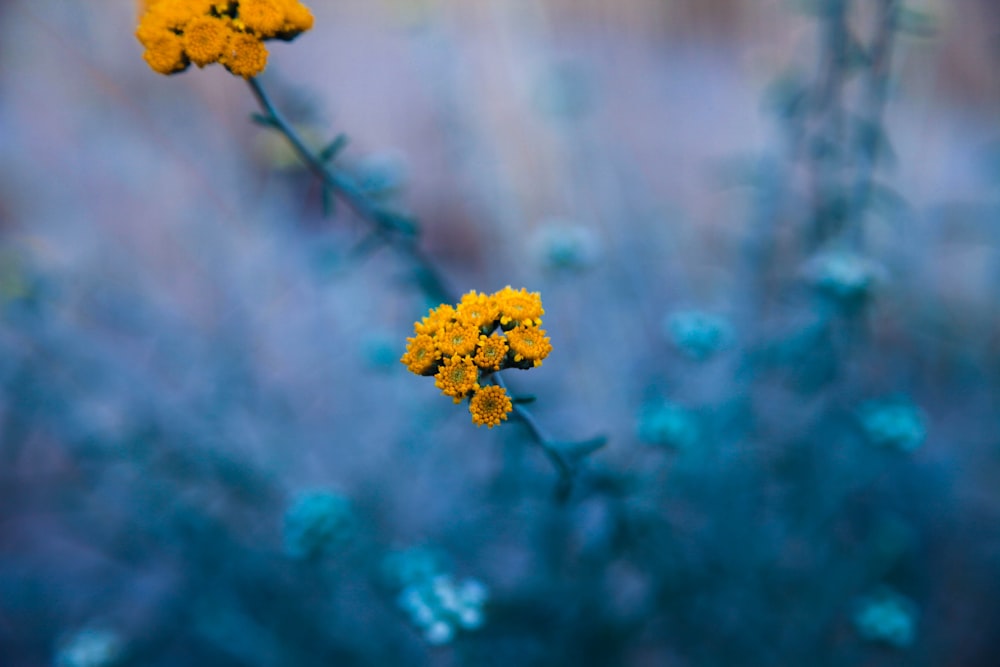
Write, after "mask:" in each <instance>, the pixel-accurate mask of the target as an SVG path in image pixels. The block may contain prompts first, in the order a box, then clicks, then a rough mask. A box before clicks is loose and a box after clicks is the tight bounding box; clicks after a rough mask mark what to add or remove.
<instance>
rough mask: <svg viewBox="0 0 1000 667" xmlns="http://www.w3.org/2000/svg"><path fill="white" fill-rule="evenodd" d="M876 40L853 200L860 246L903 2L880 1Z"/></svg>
mask: <svg viewBox="0 0 1000 667" xmlns="http://www.w3.org/2000/svg"><path fill="white" fill-rule="evenodd" d="M877 11H878V16H877V19H876V26H875V37H874V40H873V42H872V46H871V49H870V52H869V65H868V80H867V82H866V83H867V86H866V88H865V99H864V100H863V104H864V107H865V108H864V109H863V113H864V114H865V118H864V122H865V124H866V127H869V128H872V131H870V132H867V133H865V135H864V136H863V137H862V140H861V142H860V145H859V147H858V152H859V156H858V167H857V173H856V174H855V182H854V193H853V197H852V201H851V210H852V213H853V215H854V216H855V217H856V218H858V219H857V220H856V222H855V224H854V226H853V229H852V230H851V232H852V234H853V235H854V237H855V238H854V240H855V241H856V243H857V244H858V246H860V245H862V244H863V242H864V225H862V224H861V220H860V217H861V216H862V215H863V214H864V212H865V211H866V209H867V208H868V204H869V201H870V199H871V194H872V176H873V174H874V171H875V166H876V165H877V163H878V160H879V157H880V155H881V153H882V151H884V150H885V148H886V146H885V132H884V131H883V129H882V127H883V122H884V117H885V106H886V101H887V100H888V97H889V71H890V68H891V66H892V49H893V46H894V42H895V37H896V31H897V22H898V19H897V16H898V14H899V11H900V2H899V0H879V1H878V9H877Z"/></svg>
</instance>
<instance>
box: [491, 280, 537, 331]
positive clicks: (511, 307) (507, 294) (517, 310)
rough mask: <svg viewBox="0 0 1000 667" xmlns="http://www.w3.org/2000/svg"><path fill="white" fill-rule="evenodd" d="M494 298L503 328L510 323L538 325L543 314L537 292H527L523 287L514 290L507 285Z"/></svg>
mask: <svg viewBox="0 0 1000 667" xmlns="http://www.w3.org/2000/svg"><path fill="white" fill-rule="evenodd" d="M494 297H495V298H496V301H497V305H498V306H499V308H500V324H502V325H504V328H506V326H507V325H508V324H510V323H511V322H516V323H519V324H527V325H528V326H531V325H533V324H539V323H540V322H541V317H542V315H544V314H545V309H543V308H542V296H541V295H540V294H539V293H538V292H529V291H528V290H526V289H524V288H523V287H522V288H521V289H519V290H515V289H512V288H511V287H510V286H509V285H508V286H507V287H505V288H503V289H502V290H500V291H499V292H497V293H496V294H494Z"/></svg>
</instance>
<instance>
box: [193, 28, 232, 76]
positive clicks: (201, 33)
mask: <svg viewBox="0 0 1000 667" xmlns="http://www.w3.org/2000/svg"><path fill="white" fill-rule="evenodd" d="M234 34H235V33H234V32H233V31H232V30H231V29H230V28H229V26H228V25H227V23H226V21H224V20H223V19H221V18H217V17H214V16H199V17H198V18H196V19H193V20H192V21H191V22H190V23H188V25H187V29H186V30H185V31H184V37H183V43H184V51H185V53H187V56H188V58H190V59H191V62H193V63H194V64H195V65H197V66H198V67H204V66H205V65H210V64H211V63H214V62H218V60H219V58H221V57H222V55H223V54H224V53H225V52H226V47H227V46H228V45H229V39H230V37H231V36H232V35H234Z"/></svg>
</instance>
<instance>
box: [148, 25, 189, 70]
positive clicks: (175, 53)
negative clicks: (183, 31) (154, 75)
mask: <svg viewBox="0 0 1000 667" xmlns="http://www.w3.org/2000/svg"><path fill="white" fill-rule="evenodd" d="M142 57H143V59H144V60H145V61H146V62H147V63H148V64H149V66H150V67H151V68H152V69H153V71H154V72H159V73H160V74H174V73H175V72H183V71H184V70H186V69H187V66H188V64H189V61H188V59H187V57H186V56H185V55H184V45H183V44H182V43H181V38H180V37H178V36H177V35H175V34H174V33H172V32H170V31H168V30H164V31H162V32H160V33H157V34H154V35H152V36H149V37H147V42H146V52H145V53H144V54H142Z"/></svg>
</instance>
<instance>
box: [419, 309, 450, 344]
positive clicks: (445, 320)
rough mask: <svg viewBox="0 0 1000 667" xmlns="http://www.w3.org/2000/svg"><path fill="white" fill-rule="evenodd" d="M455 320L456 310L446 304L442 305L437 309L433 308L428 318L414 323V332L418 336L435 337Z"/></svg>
mask: <svg viewBox="0 0 1000 667" xmlns="http://www.w3.org/2000/svg"><path fill="white" fill-rule="evenodd" d="M454 320H455V309H454V308H453V307H451V306H449V305H448V304H446V303H442V304H441V305H440V306H438V307H437V308H432V309H431V311H430V312H429V313H427V317H425V318H424V319H422V320H421V321H419V322H416V323H414V325H413V330H414V331H415V332H416V333H418V334H427V335H428V336H433V335H434V334H436V333H437V332H438V331H440V330H441V329H443V328H444V327H445V326H446V325H448V324H450V323H452V322H453V321H454Z"/></svg>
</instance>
